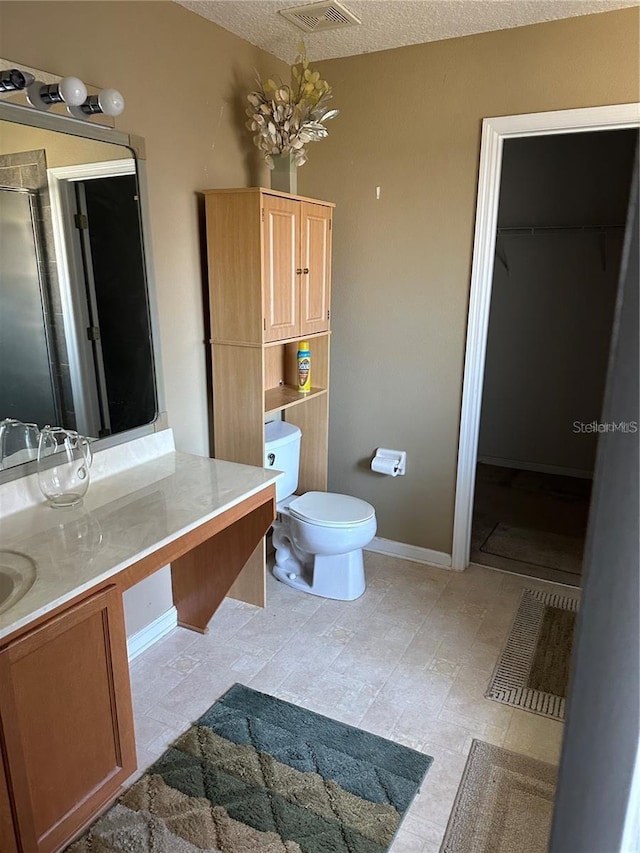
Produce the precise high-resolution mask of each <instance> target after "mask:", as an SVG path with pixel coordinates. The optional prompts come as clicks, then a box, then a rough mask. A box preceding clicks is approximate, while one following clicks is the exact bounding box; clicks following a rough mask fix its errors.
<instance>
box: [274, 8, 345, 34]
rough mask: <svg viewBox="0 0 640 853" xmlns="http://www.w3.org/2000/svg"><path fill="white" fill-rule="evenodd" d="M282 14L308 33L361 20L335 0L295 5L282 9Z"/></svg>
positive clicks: (331, 28) (336, 27) (333, 28)
mask: <svg viewBox="0 0 640 853" xmlns="http://www.w3.org/2000/svg"><path fill="white" fill-rule="evenodd" d="M280 14H281V15H283V16H284V17H285V18H287V20H289V21H291V23H292V24H295V25H296V27H299V28H300V29H301V30H304V31H305V32H306V33H319V32H323V31H324V30H337V29H339V28H341V27H352V26H354V25H355V24H360V23H361V21H360V20H359V19H358V18H356V16H355V15H354V14H353V13H352V12H350V11H349V10H348V9H345V7H344V6H343V5H342V3H338V2H337V0H334V2H333V3H311V4H309V5H307V6H295V7H294V8H292V9H280Z"/></svg>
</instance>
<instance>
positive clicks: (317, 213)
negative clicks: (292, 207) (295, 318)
mask: <svg viewBox="0 0 640 853" xmlns="http://www.w3.org/2000/svg"><path fill="white" fill-rule="evenodd" d="M300 234H301V258H302V276H301V289H300V329H299V335H300V337H304V336H305V335H312V334H313V333H314V332H326V331H327V329H328V328H329V305H330V296H331V208H330V207H325V206H324V205H321V204H311V203H310V202H303V203H302V212H301V222H300Z"/></svg>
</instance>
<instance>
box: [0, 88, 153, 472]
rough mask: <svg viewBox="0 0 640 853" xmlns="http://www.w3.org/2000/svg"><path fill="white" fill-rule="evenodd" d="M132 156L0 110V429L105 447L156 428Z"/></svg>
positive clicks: (138, 189)
mask: <svg viewBox="0 0 640 853" xmlns="http://www.w3.org/2000/svg"><path fill="white" fill-rule="evenodd" d="M135 147H136V140H135V139H132V138H130V137H128V136H127V135H126V134H123V133H120V132H118V131H115V130H111V129H108V128H105V127H101V126H96V125H91V124H89V123H87V122H82V121H78V120H75V119H72V118H67V117H64V116H60V115H51V114H48V113H39V112H38V111H36V110H30V109H29V108H27V107H21V106H18V105H15V104H10V103H6V102H3V101H0V420H2V419H4V418H16V419H18V420H21V421H25V422H34V423H36V424H37V425H38V426H43V425H45V424H47V423H48V424H55V425H59V426H62V427H64V428H66V429H75V430H77V431H78V432H80V433H82V434H84V435H88V436H90V437H92V438H95V439H101V440H105V443H107V442H108V443H116V441H115V440H113V439H111V437H112V436H119V435H120V436H122V435H124V434H126V438H128V437H135V436H136V433H135V430H139V429H140V428H141V427H143V426H145V425H149V424H152V423H153V421H154V420H155V419H156V416H157V412H158V395H157V390H156V381H155V369H154V362H155V358H154V340H153V335H152V313H153V312H152V311H151V305H150V294H149V287H148V278H149V275H148V272H149V269H148V253H147V252H146V251H145V243H144V234H143V218H144V211H143V204H142V203H141V201H142V199H143V190H144V187H143V186H142V185H141V183H142V182H143V171H142V170H141V165H142V164H141V161H140V157H139V154H140V151H139V150H138V151H136V150H135ZM132 431H134V432H132ZM147 431H149V430H147ZM13 461H14V462H16V463H17V462H20V461H21V457H20V456H19V455H17V456H16V457H15V459H14V460H13ZM4 467H5V468H6V467H7V463H6V461H5V465H4ZM23 467H24V466H23ZM25 473H26V472H25Z"/></svg>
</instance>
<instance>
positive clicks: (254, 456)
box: [205, 188, 335, 604]
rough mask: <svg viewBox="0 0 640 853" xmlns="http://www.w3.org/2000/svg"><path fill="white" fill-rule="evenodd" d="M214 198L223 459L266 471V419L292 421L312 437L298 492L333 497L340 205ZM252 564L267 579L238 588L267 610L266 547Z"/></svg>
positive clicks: (216, 389) (230, 195)
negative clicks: (334, 267)
mask: <svg viewBox="0 0 640 853" xmlns="http://www.w3.org/2000/svg"><path fill="white" fill-rule="evenodd" d="M205 197H206V215H207V249H208V259H209V291H210V308H211V346H212V360H213V370H212V376H213V428H214V448H215V450H214V453H215V456H216V458H218V459H229V460H231V461H232V462H244V463H247V464H250V465H259V466H262V465H264V422H265V419H266V418H267V417H268V416H270V415H274V414H277V413H279V412H282V417H283V418H284V420H286V421H288V422H290V423H293V424H296V425H297V426H299V427H300V429H301V430H302V449H301V458H300V479H299V486H298V491H299V492H307V491H311V490H317V491H324V490H325V489H326V487H327V441H328V415H329V411H328V390H329V350H330V347H329V339H330V330H329V322H330V296H331V237H332V231H331V228H332V213H333V208H334V206H335V205H333V204H332V203H331V202H325V201H316V200H314V199H308V198H303V197H302V196H295V195H290V194H288V193H281V192H277V191H275V190H267V189H261V188H254V189H234V190H208V191H206V192H205ZM301 340H305V341H306V340H308V341H309V348H310V350H311V383H312V388H311V391H310V392H309V393H307V394H300V393H298V391H297V387H296V385H297V359H296V355H297V350H298V342H299V341H301ZM252 562H253V565H254V568H255V567H257V566H258V565H259V566H260V572H262V575H260V573H259V572H258V570H257V568H256V569H255V571H254V572H253V573H252V572H251V570H249V571H247V572H243V576H244V578H243V576H241V577H240V578H239V579H238V583H240V584H242V595H243V597H244V598H245V600H247V598H246V596H247V595H249V600H253V601H254V602H255V603H257V604H264V585H263V584H264V581H262V589H260V583H259V582H258V578H259V577H263V575H264V572H263V565H264V552H263V546H262V549H260V548H259V549H258V551H257V552H256V553H255V554H254V556H253V558H252ZM251 576H253V581H251V580H249V578H250V577H251ZM247 583H248V584H249V585H251V586H253V589H252V590H249V589H248V588H247V586H246V584H247ZM233 592H234V590H232V594H233ZM235 592H237V593H239V590H235Z"/></svg>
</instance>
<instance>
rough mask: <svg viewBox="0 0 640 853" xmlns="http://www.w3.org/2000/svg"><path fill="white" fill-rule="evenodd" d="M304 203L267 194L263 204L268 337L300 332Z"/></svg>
mask: <svg viewBox="0 0 640 853" xmlns="http://www.w3.org/2000/svg"><path fill="white" fill-rule="evenodd" d="M299 223H300V203H299V202H297V201H291V200H290V199H286V198H279V197H277V196H265V197H264V207H263V225H262V228H263V231H262V240H263V252H264V255H263V285H262V286H263V300H264V301H263V311H264V341H265V342H268V341H280V340H283V339H284V338H293V337H295V336H296V335H297V334H298V295H299V280H300V274H299V273H298V270H299V269H300V268H301V265H300V251H299V239H298V235H299V228H300V225H299Z"/></svg>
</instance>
